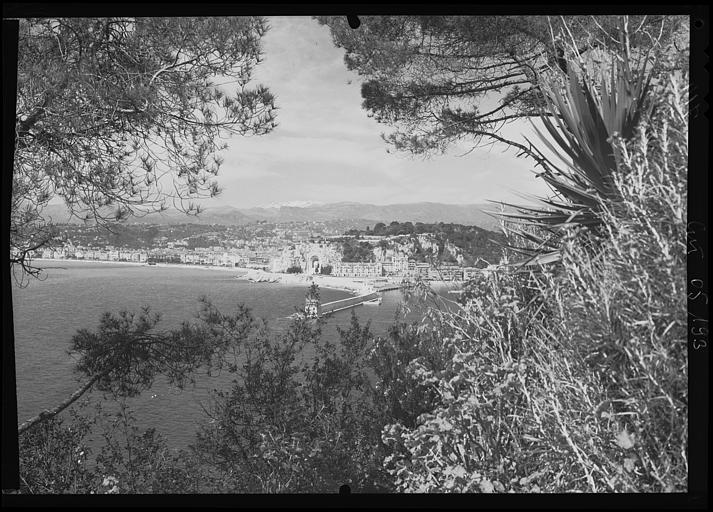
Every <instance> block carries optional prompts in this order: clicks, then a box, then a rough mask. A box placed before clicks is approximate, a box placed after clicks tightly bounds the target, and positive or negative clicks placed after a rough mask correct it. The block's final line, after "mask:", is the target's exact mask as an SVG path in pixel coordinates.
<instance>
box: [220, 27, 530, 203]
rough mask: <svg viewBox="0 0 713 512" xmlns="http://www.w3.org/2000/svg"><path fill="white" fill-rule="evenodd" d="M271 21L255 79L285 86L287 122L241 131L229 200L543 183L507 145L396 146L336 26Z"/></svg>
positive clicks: (416, 193) (281, 95)
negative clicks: (416, 149)
mask: <svg viewBox="0 0 713 512" xmlns="http://www.w3.org/2000/svg"><path fill="white" fill-rule="evenodd" d="M270 25H271V29H270V30H269V31H268V33H267V34H266V36H265V38H264V40H263V49H264V57H265V58H264V61H263V63H262V64H260V65H259V66H258V67H257V68H256V72H255V75H254V81H255V82H260V83H263V84H265V85H266V86H268V87H269V88H270V90H271V91H272V92H273V93H274V94H275V95H276V98H277V104H278V106H279V110H278V113H277V121H278V127H277V128H276V129H275V130H274V131H273V132H272V133H270V134H268V135H265V136H261V137H247V138H242V137H233V138H232V140H231V141H230V148H229V149H228V150H227V151H226V152H225V154H224V155H223V156H224V157H225V164H224V165H223V168H222V172H221V175H220V176H219V181H220V183H221V186H222V187H223V189H224V194H223V196H222V198H221V200H222V201H223V202H224V203H227V204H233V205H234V206H237V207H243V206H252V205H257V204H263V203H266V202H270V201H322V202H338V201H359V202H369V203H377V204H385V203H405V202H412V201H434V202H450V203H475V202H482V201H483V200H485V199H486V198H493V199H497V200H513V199H514V198H515V196H514V195H513V194H512V191H511V189H515V190H524V191H530V192H531V191H541V190H542V184H541V183H540V182H539V181H538V180H535V179H534V176H533V174H532V173H531V172H530V169H531V164H530V163H528V162H525V161H524V160H522V159H518V158H516V157H515V151H513V150H510V151H508V152H506V153H502V152H501V149H500V147H498V146H496V147H494V148H492V149H491V150H487V149H478V150H476V151H473V152H471V153H470V154H468V155H467V156H463V157H462V158H458V157H457V156H456V155H457V154H462V153H465V152H467V151H468V150H469V149H470V148H469V147H468V146H467V145H463V146H459V147H456V148H453V150H451V151H449V152H448V154H446V155H442V156H436V157H433V158H431V159H428V160H423V159H422V158H420V157H415V158H414V157H410V156H409V155H404V154H395V153H387V152H386V148H387V147H386V144H385V143H384V141H383V140H382V139H381V137H380V134H381V133H382V132H384V131H388V127H386V126H384V125H380V124H379V123H377V122H376V121H375V120H373V119H371V118H369V117H368V116H367V113H366V112H365V111H364V110H363V109H362V108H361V103H362V98H361V91H360V87H361V86H360V84H361V81H360V78H359V77H358V76H357V75H356V74H355V73H353V72H351V71H349V70H347V69H346V66H345V65H344V51H343V50H342V49H340V48H337V47H335V46H334V45H333V43H332V40H331V36H330V34H329V29H328V28H327V27H324V26H322V25H320V24H319V23H317V22H316V21H315V20H313V19H311V18H309V17H272V18H270ZM348 82H351V83H348ZM523 126H524V125H520V126H514V125H511V126H510V127H509V130H510V131H509V132H508V135H509V136H511V137H513V138H514V137H519V133H520V131H522V127H523Z"/></svg>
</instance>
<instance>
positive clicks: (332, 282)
mask: <svg viewBox="0 0 713 512" xmlns="http://www.w3.org/2000/svg"><path fill="white" fill-rule="evenodd" d="M33 261H34V262H35V263H36V264H37V265H38V266H40V267H42V266H43V265H42V262H51V263H60V264H61V263H66V262H76V263H102V264H107V265H132V266H143V267H148V266H152V267H154V266H155V267H162V268H185V269H192V270H199V269H202V270H217V271H220V272H232V273H234V274H236V276H235V277H236V278H238V279H242V280H250V281H255V282H256V284H272V283H277V284H285V285H290V286H309V285H311V284H312V283H315V284H317V285H318V286H319V287H320V288H330V289H332V290H341V291H347V292H351V293H355V294H357V295H363V294H365V293H369V292H370V291H371V288H370V284H369V282H368V280H365V279H355V278H350V277H334V276H324V275H305V274H281V273H276V272H268V271H265V270H257V269H252V268H245V267H217V266H212V265H190V264H183V263H156V264H155V265H149V264H148V263H140V262H136V261H108V260H73V259H61V258H36V259H35V260H33ZM57 266H61V265H57Z"/></svg>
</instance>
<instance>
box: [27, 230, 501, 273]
mask: <svg viewBox="0 0 713 512" xmlns="http://www.w3.org/2000/svg"><path fill="white" fill-rule="evenodd" d="M304 224H305V223H299V224H295V225H269V224H264V223H258V224H255V225H252V226H249V227H241V228H240V229H239V230H238V229H237V228H234V227H226V226H220V227H219V226H209V227H197V226H191V225H188V226H185V227H176V226H171V227H168V226H149V227H141V228H124V231H123V232H119V231H120V230H114V231H113V236H106V235H104V236H99V235H98V234H97V233H101V232H100V231H96V230H94V229H92V228H87V227H80V226H69V225H66V226H62V227H61V229H60V232H59V234H58V236H57V237H55V243H54V244H53V245H52V246H50V247H45V248H41V249H39V250H37V251H35V252H34V253H33V255H32V256H33V257H34V258H42V259H68V260H90V261H91V260H93V261H108V262H133V263H140V264H147V265H151V264H157V263H161V264H183V265H201V266H211V267H228V268H241V269H253V270H260V271H265V272H271V273H290V274H307V275H314V274H319V275H331V276H334V277H350V278H379V277H387V278H395V279H404V278H408V279H414V278H419V279H422V280H441V281H463V280H468V279H469V278H470V277H472V275H473V274H474V273H475V272H477V271H478V269H482V268H483V267H485V266H487V265H488V264H490V263H494V262H493V261H487V260H486V259H483V258H482V257H480V256H483V255H487V254H492V249H493V248H492V247H491V246H492V245H493V244H492V242H489V241H486V243H485V245H487V246H488V247H481V249H483V250H481V251H473V250H469V251H464V250H463V248H462V247H458V246H457V245H456V244H454V243H453V242H452V241H450V240H449V239H448V238H443V237H442V236H439V234H438V233H434V232H425V233H408V232H402V231H403V230H401V231H399V230H396V229H392V232H394V233H397V234H366V233H375V232H372V231H370V230H369V228H367V231H365V232H360V231H359V230H355V229H352V230H350V231H347V232H346V233H345V234H341V235H340V234H336V235H335V234H326V233H325V231H326V230H324V229H321V228H323V226H320V225H319V224H311V225H309V223H307V224H308V225H304ZM408 224H409V225H410V223H408ZM381 226H384V225H383V224H381ZM400 226H401V225H400V224H399V223H398V222H393V223H392V224H391V227H392V228H400ZM421 226H428V228H430V226H431V225H421ZM421 226H418V227H421ZM376 227H378V225H377V226H375V228H376ZM231 228H234V229H231ZM428 228H423V229H428ZM469 228H470V229H475V230H478V228H472V227H469ZM132 230H133V231H132ZM382 231H383V229H382ZM480 231H483V232H485V233H490V232H487V231H485V230H478V232H479V233H480ZM327 232H329V231H327ZM110 233H112V232H110ZM491 234H492V235H496V234H495V233H491ZM91 235H94V236H91ZM112 239H113V240H112ZM112 241H113V243H110V242H112ZM486 249H488V250H486ZM474 253H477V254H474Z"/></svg>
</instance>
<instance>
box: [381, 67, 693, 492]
mask: <svg viewBox="0 0 713 512" xmlns="http://www.w3.org/2000/svg"><path fill="white" fill-rule="evenodd" d="M613 144H615V145H616V147H617V149H618V151H619V155H620V156H621V158H620V162H619V164H618V166H617V169H616V170H615V172H614V174H613V183H614V187H615V188H616V193H617V195H619V197H620V199H619V200H618V201H616V202H612V203H610V204H608V205H606V206H605V207H604V208H603V209H602V212H601V214H600V219H601V222H602V231H603V233H604V236H603V237H601V238H599V239H598V241H597V243H593V240H592V236H593V234H592V233H591V232H588V231H586V230H582V229H576V228H570V229H568V230H566V231H565V235H564V237H563V242H562V246H561V251H562V262H561V265H560V266H559V267H552V268H548V267H541V268H540V269H539V271H537V272H536V271H529V272H522V273H495V274H492V275H489V276H482V277H480V278H479V279H478V280H476V281H474V282H473V283H471V286H470V287H469V290H468V293H467V294H465V298H464V301H463V305H462V308H461V310H460V311H458V312H456V313H453V312H450V313H449V312H438V311H435V310H434V311H433V313H434V314H436V315H440V317H441V322H440V327H439V329H440V331H439V332H440V334H441V335H442V336H443V337H444V341H446V342H447V343H446V344H447V346H449V347H450V350H451V351H453V352H454V353H455V356H454V357H453V358H452V359H450V360H448V359H447V360H446V361H445V364H444V366H443V367H442V368H438V367H435V368H429V367H428V366H425V365H423V364H421V363H420V360H419V357H418V355H417V354H416V355H415V357H413V358H412V359H411V364H410V365H409V367H408V370H407V374H406V375H405V376H404V377H403V378H401V380H402V381H403V382H405V379H412V380H415V381H418V382H420V383H421V385H422V386H424V387H429V388H430V389H431V390H432V391H433V392H434V393H435V394H436V396H437V401H436V403H435V405H433V406H432V407H431V408H430V410H429V411H428V412H425V413H423V414H421V415H420V416H419V417H418V419H417V422H416V424H415V425H413V426H411V425H408V424H407V423H406V422H394V423H392V424H391V425H389V426H388V427H387V428H386V429H384V431H383V440H384V442H385V443H387V444H388V445H389V446H390V449H391V450H392V452H393V453H392V454H391V455H390V456H389V457H387V459H386V461H385V462H386V464H387V468H388V470H389V472H390V474H391V475H392V476H393V477H394V479H395V485H396V486H397V489H398V490H399V491H406V492H414V491H416V492H418V491H428V492H434V491H462V492H496V491H499V492H540V491H542V492H602V491H604V492H607V491H608V492H685V491H686V490H687V467H688V464H687V452H688V444H687V429H688V419H687V418H688V409H687V403H688V394H687V393H688V391H687V389H688V388H687V384H688V376H687V358H686V339H687V338H686V303H685V298H686V295H685V289H686V288H685V285H686V283H685V279H686V266H685V262H686V260H685V258H686V172H687V153H688V150H687V90H686V89H685V87H684V86H683V85H681V83H680V82H678V81H676V80H674V79H672V80H671V81H670V82H669V84H668V86H667V88H666V92H665V95H664V96H662V97H659V98H657V102H656V109H655V111H654V114H653V117H652V119H651V120H650V122H649V123H647V124H644V125H641V126H640V127H639V128H638V130H637V132H636V134H635V135H634V137H633V138H632V139H631V140H629V141H626V142H625V141H622V140H619V139H617V140H614V141H613Z"/></svg>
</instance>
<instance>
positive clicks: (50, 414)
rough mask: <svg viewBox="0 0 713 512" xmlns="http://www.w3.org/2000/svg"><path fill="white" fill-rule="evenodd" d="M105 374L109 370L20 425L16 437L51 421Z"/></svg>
mask: <svg viewBox="0 0 713 512" xmlns="http://www.w3.org/2000/svg"><path fill="white" fill-rule="evenodd" d="M107 373H109V370H107V371H104V372H101V373H98V374H96V375H95V376H94V377H92V378H91V379H89V381H88V382H87V383H86V384H84V385H83V386H82V387H81V388H79V389H78V390H76V391H75V392H74V393H72V394H71V395H70V396H69V398H67V399H66V400H64V401H63V402H62V403H60V404H59V405H57V406H56V407H54V408H52V409H46V410H44V411H42V412H41V413H39V414H38V415H37V416H35V417H33V418H30V419H29V420H27V421H26V422H24V423H23V424H22V425H20V426H19V427H17V433H18V435H20V434H22V433H23V432H25V431H26V430H27V429H29V428H30V427H32V426H33V425H36V424H38V423H40V422H42V421H46V420H48V419H51V418H54V417H55V416H57V415H58V414H59V413H60V412H62V411H64V410H65V409H66V408H67V407H69V406H70V405H72V404H73V403H74V402H76V401H77V400H78V399H79V397H81V396H82V395H83V394H84V393H86V392H87V391H88V390H89V389H90V388H91V387H92V386H93V385H94V383H95V382H96V381H98V380H99V379H100V378H102V377H103V376H105V375H106V374H107Z"/></svg>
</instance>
